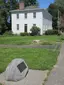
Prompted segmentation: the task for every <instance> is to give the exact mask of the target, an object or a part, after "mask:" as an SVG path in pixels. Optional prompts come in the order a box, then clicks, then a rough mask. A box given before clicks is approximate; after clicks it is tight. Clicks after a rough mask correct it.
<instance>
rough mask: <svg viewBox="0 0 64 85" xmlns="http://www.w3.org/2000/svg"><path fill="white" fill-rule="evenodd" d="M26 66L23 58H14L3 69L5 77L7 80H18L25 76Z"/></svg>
mask: <svg viewBox="0 0 64 85" xmlns="http://www.w3.org/2000/svg"><path fill="white" fill-rule="evenodd" d="M28 70H29V69H28V66H27V64H26V63H25V61H24V60H23V59H14V60H12V62H11V63H10V64H9V65H8V67H7V68H6V71H5V79H6V80H7V81H19V80H22V79H23V78H25V77H26V75H27V73H28Z"/></svg>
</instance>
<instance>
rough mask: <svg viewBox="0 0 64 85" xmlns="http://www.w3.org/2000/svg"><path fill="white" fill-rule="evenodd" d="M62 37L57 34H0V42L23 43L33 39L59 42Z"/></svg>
mask: <svg viewBox="0 0 64 85" xmlns="http://www.w3.org/2000/svg"><path fill="white" fill-rule="evenodd" d="M62 39H63V38H62V37H61V36H57V35H48V36H45V35H43V36H24V37H22V36H0V44H16V45H25V44H32V42H33V40H41V41H42V42H50V43H51V42H61V41H63V40H62Z"/></svg>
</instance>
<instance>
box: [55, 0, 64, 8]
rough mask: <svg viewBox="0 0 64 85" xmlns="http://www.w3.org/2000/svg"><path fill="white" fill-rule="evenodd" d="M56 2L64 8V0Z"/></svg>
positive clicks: (56, 0)
mask: <svg viewBox="0 0 64 85" xmlns="http://www.w3.org/2000/svg"><path fill="white" fill-rule="evenodd" d="M55 4H56V5H57V6H58V7H60V8H61V9H64V0H55Z"/></svg>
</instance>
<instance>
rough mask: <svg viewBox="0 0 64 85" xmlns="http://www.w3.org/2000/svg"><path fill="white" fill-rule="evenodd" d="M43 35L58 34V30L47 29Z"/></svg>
mask: <svg viewBox="0 0 64 85" xmlns="http://www.w3.org/2000/svg"><path fill="white" fill-rule="evenodd" d="M45 35H60V32H58V30H47V31H46V32H45Z"/></svg>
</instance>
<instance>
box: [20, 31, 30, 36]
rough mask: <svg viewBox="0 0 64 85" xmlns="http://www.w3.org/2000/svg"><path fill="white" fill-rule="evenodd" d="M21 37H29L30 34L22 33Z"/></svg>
mask: <svg viewBox="0 0 64 85" xmlns="http://www.w3.org/2000/svg"><path fill="white" fill-rule="evenodd" d="M20 35H21V36H29V35H30V34H29V33H27V32H24V33H20Z"/></svg>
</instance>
